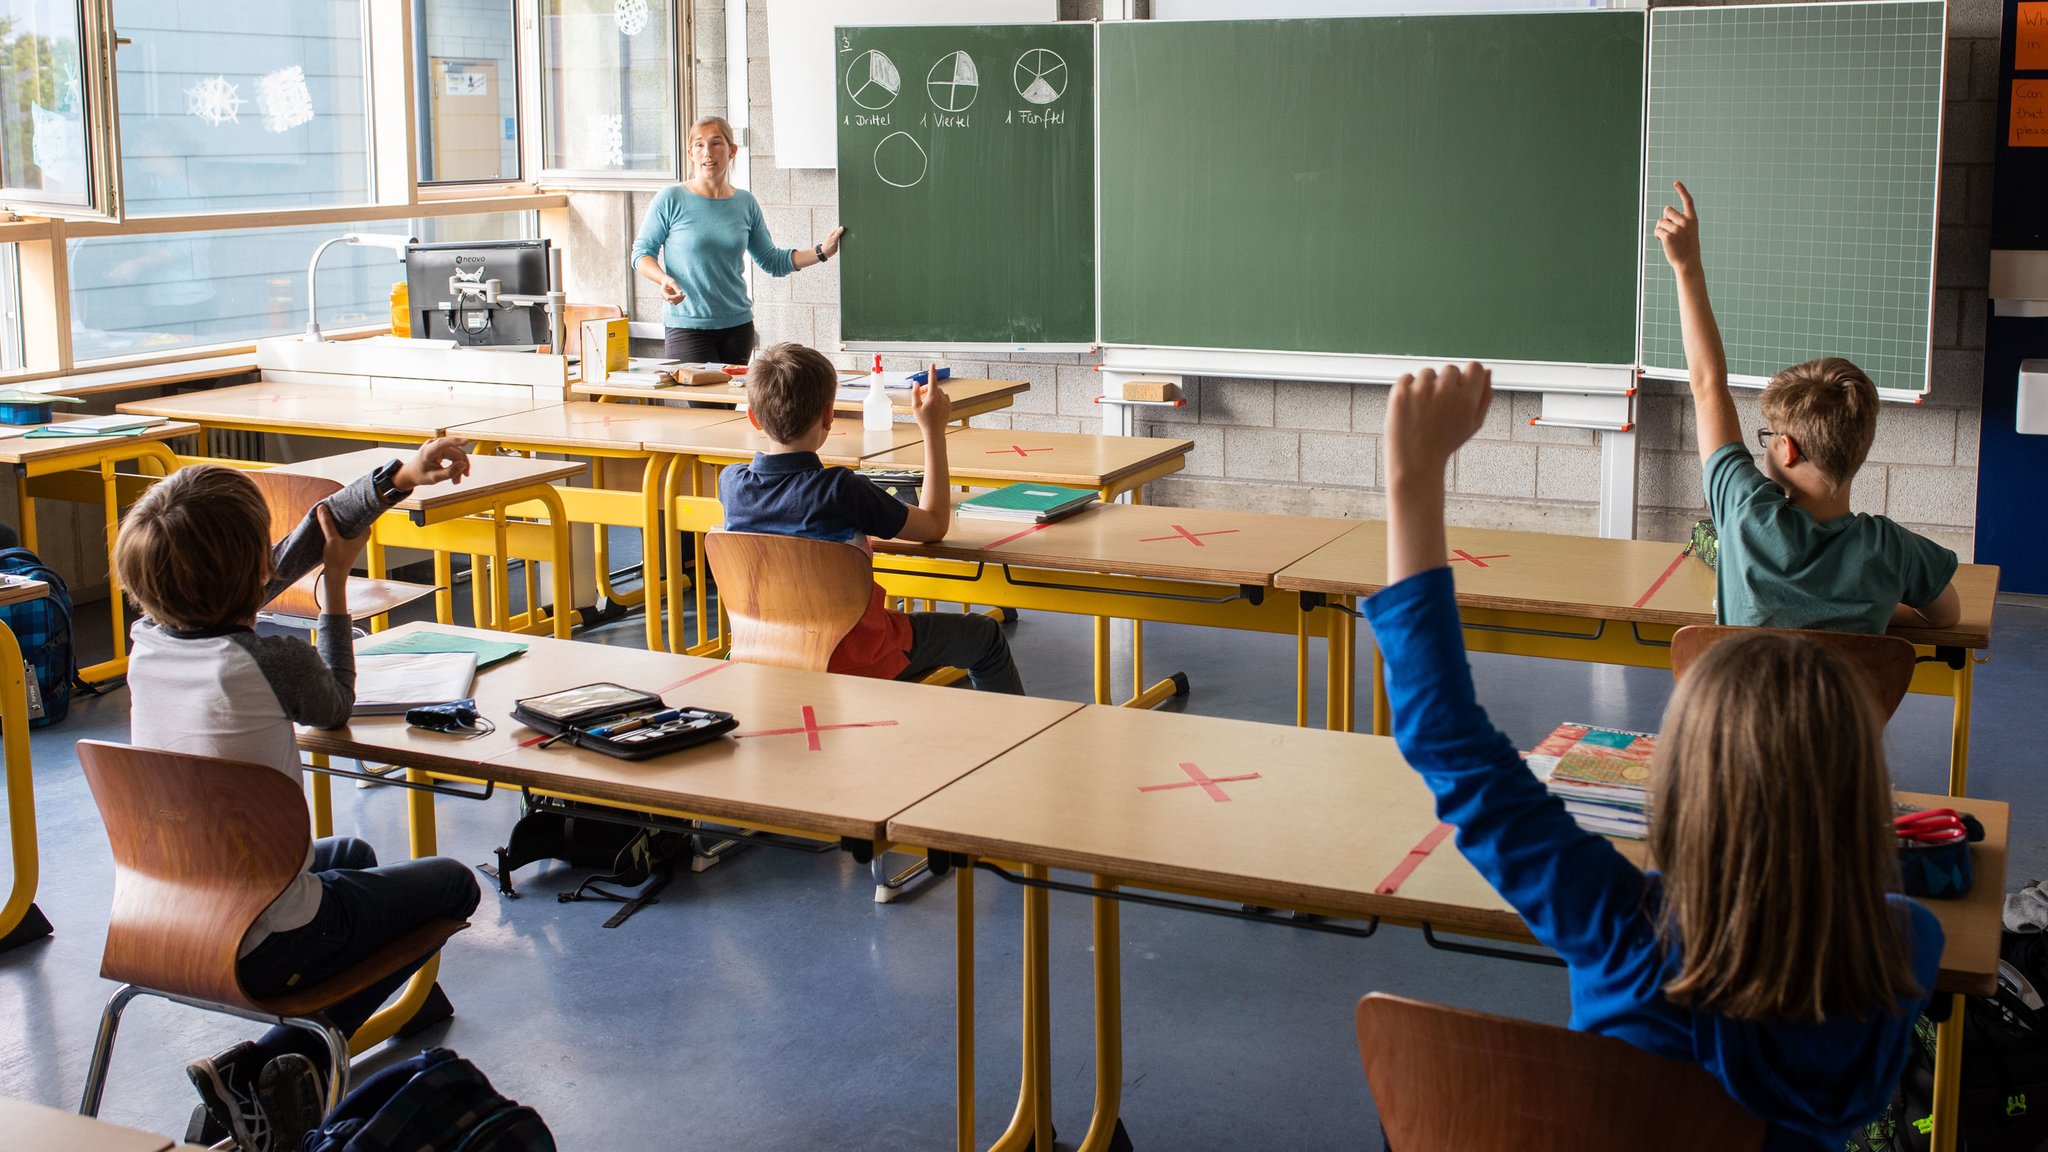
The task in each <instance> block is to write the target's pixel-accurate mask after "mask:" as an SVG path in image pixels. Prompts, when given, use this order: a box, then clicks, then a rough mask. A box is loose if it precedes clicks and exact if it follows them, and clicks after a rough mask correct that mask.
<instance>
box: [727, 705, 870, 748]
mask: <svg viewBox="0 0 2048 1152" xmlns="http://www.w3.org/2000/svg"><path fill="white" fill-rule="evenodd" d="M895 726H896V721H894V720H857V721H855V722H853V723H851V724H820V723H818V712H817V709H815V708H813V707H811V706H810V705H809V704H806V705H804V723H803V727H801V728H764V729H762V730H761V731H759V732H735V733H733V734H732V738H733V739H735V740H745V739H746V738H748V737H749V736H794V735H796V734H797V733H799V732H801V733H803V734H804V740H805V742H806V743H807V744H809V745H810V750H811V751H813V752H820V751H823V750H824V745H823V743H822V742H820V741H819V739H818V733H820V732H830V731H833V730H834V729H837V728H893V727H895Z"/></svg>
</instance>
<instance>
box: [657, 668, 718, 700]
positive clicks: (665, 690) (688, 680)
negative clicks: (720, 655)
mask: <svg viewBox="0 0 2048 1152" xmlns="http://www.w3.org/2000/svg"><path fill="white" fill-rule="evenodd" d="M730 667H732V661H730V660H721V661H719V662H718V663H717V664H714V665H712V666H711V667H709V668H706V669H704V670H703V671H702V672H692V673H690V674H689V675H688V676H685V677H683V678H682V679H681V680H678V681H676V682H675V683H673V684H670V685H667V686H665V687H662V688H657V689H655V690H654V694H655V695H656V696H666V695H668V694H669V693H671V692H673V691H675V690H676V689H678V688H681V687H682V686H683V685H685V684H695V683H696V682H697V681H699V680H702V679H703V678H705V677H706V676H709V675H711V674H712V673H713V672H723V671H725V670H726V669H727V668H730Z"/></svg>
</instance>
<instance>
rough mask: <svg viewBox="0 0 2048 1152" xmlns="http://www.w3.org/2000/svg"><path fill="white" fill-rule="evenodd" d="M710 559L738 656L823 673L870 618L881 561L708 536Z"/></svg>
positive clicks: (799, 544)
mask: <svg viewBox="0 0 2048 1152" xmlns="http://www.w3.org/2000/svg"><path fill="white" fill-rule="evenodd" d="M704 556H705V559H706V560H708V561H709V562H710V564H711V574H712V576H713V577H715V578H716V579H717V581H718V602H719V604H720V605H721V606H723V607H724V608H725V611H726V615H728V616H730V617H731V618H732V657H733V659H735V660H745V661H747V662H748V663H750V664H774V665H777V666H780V667H783V668H804V669H809V670H810V671H813V672H823V671H824V670H825V667H826V665H827V664H829V663H830V662H831V660H832V651H833V649H835V648H837V647H839V642H840V641H841V640H843V639H845V637H846V634H847V633H848V632H851V631H852V630H853V626H854V625H855V624H858V623H860V618H861V616H862V615H863V614H864V613H866V612H867V608H868V601H869V599H870V597H871V591H870V590H871V589H872V588H873V587H874V583H875V572H874V561H873V560H872V559H871V558H870V557H869V556H868V554H867V553H866V552H865V551H864V550H862V549H861V548H858V547H856V546H854V545H852V544H840V543H837V542H836V541H832V540H812V539H809V538H807V537H803V536H776V535H770V534H766V533H760V532H707V533H705V534H704Z"/></svg>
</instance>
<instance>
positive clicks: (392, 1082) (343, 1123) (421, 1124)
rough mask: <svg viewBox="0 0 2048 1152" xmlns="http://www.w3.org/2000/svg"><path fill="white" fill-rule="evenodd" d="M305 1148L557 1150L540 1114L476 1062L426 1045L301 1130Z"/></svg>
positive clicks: (324, 1151) (330, 1151)
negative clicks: (504, 1091)
mask: <svg viewBox="0 0 2048 1152" xmlns="http://www.w3.org/2000/svg"><path fill="white" fill-rule="evenodd" d="M302 1147H303V1148H304V1150H305V1152H418V1150H419V1149H423V1148H431V1149H435V1150H436V1152H555V1138H554V1135H553V1134H552V1133H550V1132H549V1131H548V1126H547V1125H546V1124H544V1123H542V1122H541V1118H540V1114H539V1113H538V1112H535V1111H534V1110H533V1109H531V1108H528V1107H526V1106H525V1105H523V1104H520V1103H519V1102H518V1101H516V1100H508V1099H506V1098H505V1097H504V1096H502V1095H500V1094H499V1092H498V1090H497V1089H495V1088H493V1087H491V1082H490V1080H489V1079H487V1078H486V1077H485V1076H484V1074H483V1073H482V1072H479V1071H477V1067H476V1065H474V1064H471V1063H470V1062H469V1061H467V1060H464V1059H463V1058H462V1057H460V1056H457V1055H456V1054H455V1053H453V1052H450V1051H449V1050H448V1049H446V1048H429V1049H427V1050H426V1051H425V1052H422V1053H420V1054H419V1055H417V1056H414V1057H413V1058H411V1059H410V1060H401V1061H399V1062H398V1063H396V1064H393V1065H391V1066H390V1067H388V1068H384V1069H382V1070H380V1071H378V1072H377V1073H376V1074H375V1075H373V1076H371V1077H370V1078H369V1079H367V1080H364V1081H363V1082H362V1083H361V1084H359V1085H357V1086H356V1087H355V1088H354V1089H352V1090H351V1091H350V1092H349V1094H348V1095H347V1096H345V1097H343V1098H342V1101H341V1105H340V1106H339V1107H337V1108H336V1109H335V1110H334V1111H333V1112H332V1113H331V1114H329V1115H328V1117H327V1121H326V1123H324V1124H322V1125H320V1127H318V1128H316V1129H314V1130H313V1131H311V1132H308V1133H306V1138H305V1143H304V1144H303V1145H302Z"/></svg>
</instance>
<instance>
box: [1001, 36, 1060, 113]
mask: <svg viewBox="0 0 2048 1152" xmlns="http://www.w3.org/2000/svg"><path fill="white" fill-rule="evenodd" d="M1013 79H1014V80H1015V82H1016V85H1017V95H1019V96H1022V97H1023V98H1025V99H1026V100H1029V101H1031V102H1032V103H1033V104H1050V103H1052V102H1053V101H1055V100H1057V99H1059V98H1060V97H1061V96H1063V95H1065V94H1066V91H1067V62H1066V60H1065V59H1064V58H1062V57H1061V56H1060V54H1059V53H1057V52H1055V51H1053V50H1052V49H1050V48H1033V49H1031V50H1030V51H1029V52H1026V53H1024V54H1023V55H1022V56H1019V57H1017V67H1016V69H1015V70H1014V73H1013Z"/></svg>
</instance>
